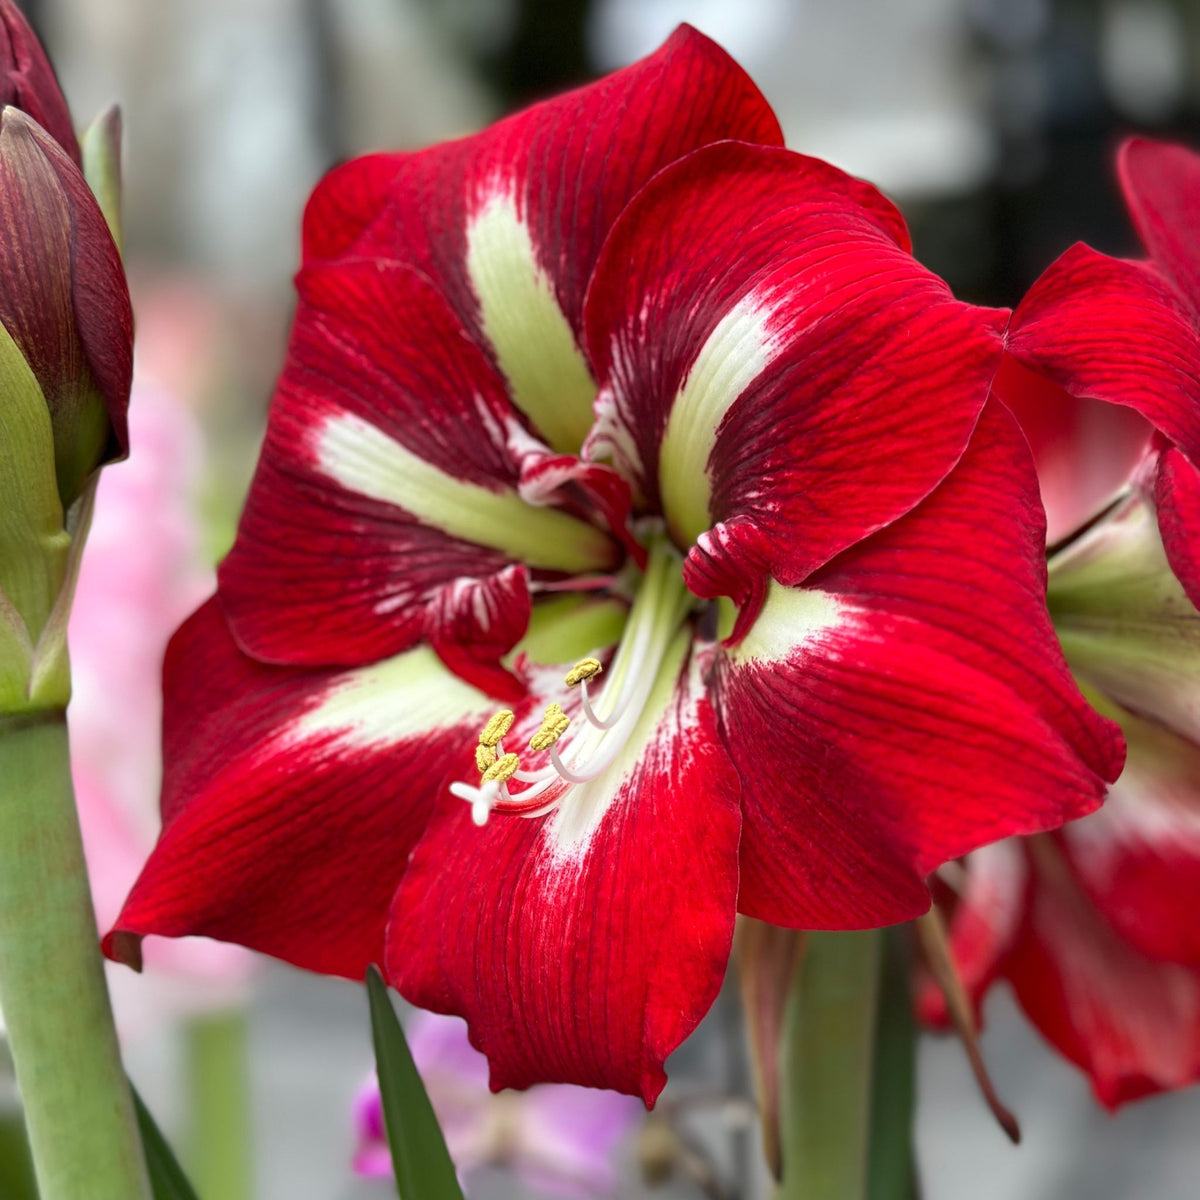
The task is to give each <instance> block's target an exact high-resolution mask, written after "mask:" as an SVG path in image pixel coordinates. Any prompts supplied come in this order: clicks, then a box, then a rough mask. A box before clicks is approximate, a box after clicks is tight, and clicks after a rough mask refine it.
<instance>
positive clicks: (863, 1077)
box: [776, 930, 882, 1200]
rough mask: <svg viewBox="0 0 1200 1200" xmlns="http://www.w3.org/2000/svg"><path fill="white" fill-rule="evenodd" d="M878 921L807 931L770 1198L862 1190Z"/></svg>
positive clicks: (813, 1199) (816, 1199) (826, 1197)
mask: <svg viewBox="0 0 1200 1200" xmlns="http://www.w3.org/2000/svg"><path fill="white" fill-rule="evenodd" d="M881 942H882V935H881V933H880V932H879V931H878V930H867V931H865V932H862V933H812V934H809V938H808V944H807V948H806V950H805V954H804V958H803V960H802V962H801V964H800V967H799V970H798V972H797V976H796V982H795V984H794V986H793V988H792V994H791V997H790V998H789V1000H788V1006H787V1012H786V1014H785V1017H784V1035H783V1044H782V1046H781V1048H780V1053H781V1056H782V1058H781V1062H782V1072H783V1080H782V1084H781V1093H782V1095H781V1102H780V1143H781V1150H782V1166H783V1178H782V1180H781V1182H780V1185H779V1189H778V1191H777V1193H776V1197H777V1200H865V1197H866V1196H867V1179H868V1161H869V1157H868V1149H869V1139H870V1129H871V1106H872V1076H873V1062H874V1043H875V1016H876V998H877V996H878V992H879V978H880V946H881Z"/></svg>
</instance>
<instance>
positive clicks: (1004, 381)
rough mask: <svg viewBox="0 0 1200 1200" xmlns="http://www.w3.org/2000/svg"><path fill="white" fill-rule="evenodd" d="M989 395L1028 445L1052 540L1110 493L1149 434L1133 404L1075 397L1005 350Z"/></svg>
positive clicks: (1129, 472)
mask: <svg viewBox="0 0 1200 1200" xmlns="http://www.w3.org/2000/svg"><path fill="white" fill-rule="evenodd" d="M992 394H993V395H995V396H997V397H998V398H999V399H1000V400H1001V401H1003V403H1004V404H1005V406H1006V407H1007V408H1008V410H1009V411H1010V412H1011V413H1012V414H1013V416H1015V417H1016V418H1017V421H1018V422H1019V423H1020V426H1021V431H1022V433H1024V434H1025V437H1026V438H1027V439H1028V441H1029V448H1030V449H1031V450H1032V451H1033V460H1034V463H1035V464H1036V465H1037V473H1038V486H1039V488H1040V490H1041V494H1042V504H1043V505H1044V506H1045V509H1046V540H1047V541H1048V542H1049V543H1050V544H1051V545H1053V544H1054V543H1055V542H1057V541H1059V540H1060V539H1061V538H1063V537H1065V536H1066V535H1067V534H1070V533H1072V532H1074V531H1075V530H1076V529H1078V528H1079V527H1080V526H1081V525H1083V524H1084V523H1085V522H1086V521H1087V520H1088V519H1089V518H1091V517H1093V516H1094V515H1095V514H1096V513H1098V512H1100V511H1101V510H1102V509H1103V508H1104V507H1105V506H1106V505H1107V504H1109V503H1110V502H1111V501H1112V500H1113V498H1114V497H1115V496H1116V495H1117V493H1118V492H1119V491H1120V489H1121V488H1123V487H1124V486H1125V485H1126V484H1127V483H1128V482H1129V478H1130V476H1131V475H1132V474H1133V471H1134V468H1135V467H1137V465H1138V463H1139V462H1140V461H1141V459H1142V456H1143V455H1144V454H1145V452H1146V446H1147V443H1148V441H1149V439H1150V435H1151V434H1152V433H1153V426H1151V425H1150V424H1149V422H1148V421H1146V419H1145V418H1144V417H1143V416H1142V415H1141V414H1140V413H1138V412H1136V411H1135V410H1134V409H1132V408H1126V407H1125V406H1124V405H1120V404H1103V403H1101V402H1099V401H1096V400H1086V399H1081V398H1080V397H1078V396H1072V395H1071V394H1070V393H1069V392H1067V391H1065V390H1064V389H1063V388H1061V387H1059V385H1058V384H1056V383H1054V382H1052V381H1051V380H1049V379H1047V378H1046V377H1045V376H1043V375H1037V374H1035V373H1034V372H1033V371H1030V370H1029V369H1028V368H1027V367H1023V366H1022V365H1021V364H1020V363H1019V362H1017V360H1016V359H1015V358H1013V357H1012V355H1011V354H1006V355H1005V356H1004V359H1003V361H1002V363H1001V365H1000V370H999V372H998V373H997V375H996V378H995V381H994V382H993V384H992Z"/></svg>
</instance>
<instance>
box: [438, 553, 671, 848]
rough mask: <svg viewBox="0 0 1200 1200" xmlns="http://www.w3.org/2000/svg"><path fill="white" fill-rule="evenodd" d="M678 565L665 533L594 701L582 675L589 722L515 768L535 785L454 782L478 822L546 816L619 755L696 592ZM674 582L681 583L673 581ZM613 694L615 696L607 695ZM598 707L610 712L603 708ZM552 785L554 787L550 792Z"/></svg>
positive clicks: (523, 779)
mask: <svg viewBox="0 0 1200 1200" xmlns="http://www.w3.org/2000/svg"><path fill="white" fill-rule="evenodd" d="M678 570H679V564H678V558H677V555H676V554H675V552H674V550H673V549H671V548H670V546H669V545H668V544H667V543H666V541H665V540H664V541H662V542H659V543H657V544H655V545H654V546H653V547H652V548H651V552H650V558H649V562H648V563H647V565H646V573H645V575H644V577H643V580H642V585H641V587H640V588H639V589H638V592H637V595H636V596H635V598H634V602H633V606H632V607H631V608H630V611H629V618H628V621H627V624H626V627H625V634H624V636H623V637H622V639H621V642H620V645H619V646H618V648H617V653H616V655H615V656H614V658H613V661H612V664H611V665H610V667H609V669H608V671H607V672H606V675H605V686H604V689H603V693H602V695H601V696H599V697H597V703H596V704H595V705H593V703H592V700H591V697H590V696H589V694H588V691H587V681H586V680H583V681H581V682H580V684H579V688H580V699H581V707H582V709H583V715H584V717H585V718H586V722H585V723H583V724H582V725H581V727H580V728H579V731H578V732H577V733H575V734H574V736H572V737H571V738H570V740H569V742H568V743H567V744H566V745H564V746H563V749H562V751H561V753H560V751H559V747H558V746H557V745H553V746H551V747H549V753H550V763H549V765H547V766H544V767H542V768H540V769H538V770H535V771H525V770H517V771H516V772H514V774H513V776H512V777H513V778H514V779H516V780H519V781H520V782H522V783H528V784H529V785H530V786H529V787H527V788H526V789H525V790H524V791H521V792H518V793H517V794H516V795H513V794H512V793H510V792H509V790H508V787H507V785H506V784H504V783H500V784H499V785H496V784H495V782H494V781H493V783H490V784H485V785H483V786H481V787H473V786H472V785H470V784H466V783H452V784H451V785H450V790H451V792H452V793H453V794H454V795H455V796H458V797H460V798H461V799H463V800H468V801H469V802H470V803H471V806H472V818H473V819H474V820H475V823H476V824H483V823H484V822H485V821H486V820H487V815H488V814H490V813H491V811H492V810H493V809H503V810H507V811H510V812H512V813H513V814H514V815H520V816H525V817H535V816H542V815H544V814H545V813H546V812H549V811H550V810H551V809H553V808H555V807H557V806H558V804H559V803H560V802H561V800H562V798H563V794H564V792H563V789H562V785H563V784H564V783H565V784H567V785H572V784H584V783H589V782H591V781H592V780H593V779H596V778H597V777H598V776H599V775H601V774H602V773H603V772H604V771H606V770H607V769H608V768H609V767H610V766H611V765H612V764H613V763H614V762H615V761H616V760H617V758H618V757H619V756H620V754H621V752H622V750H624V748H625V745H626V743H627V742H628V741H629V738H630V736H631V735H632V734H633V732H634V730H635V729H636V728H637V726H638V723H639V721H640V719H641V715H642V709H643V708H644V706H645V704H646V701H647V700H648V699H649V696H650V693H651V692H652V691H653V689H654V682H655V678H656V676H657V674H658V670H659V667H660V665H661V663H662V660H663V657H664V655H665V654H666V652H667V649H668V648H669V646H670V645H671V642H672V640H673V638H674V636H675V633H676V631H677V630H678V629H679V626H680V624H681V623H682V622H683V620H684V618H685V617H686V616H687V613H688V610H689V608H690V607H691V603H692V599H691V596H690V594H689V593H688V592H687V591H686V589H684V588H682V587H681V586H678V584H679V582H680V581H679V580H678ZM673 582H674V583H676V585H677V586H675V587H671V584H672V583H673ZM610 699H611V703H606V702H608V701H610ZM597 709H600V710H601V711H604V712H605V715H603V716H601V715H599V713H598V712H597ZM605 710H606V711H605ZM496 750H497V754H503V752H504V751H503V747H501V746H500V745H497V747H496ZM547 793H552V794H551V795H549V796H547ZM543 796H547V800H546V803H544V804H537V803H536V801H538V800H539V799H540V798H541V797H543ZM531 805H532V807H531ZM481 814H482V816H483V820H482V821H481V820H480V819H479V818H480V815H481Z"/></svg>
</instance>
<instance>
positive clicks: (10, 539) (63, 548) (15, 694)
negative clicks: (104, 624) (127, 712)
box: [0, 326, 71, 713]
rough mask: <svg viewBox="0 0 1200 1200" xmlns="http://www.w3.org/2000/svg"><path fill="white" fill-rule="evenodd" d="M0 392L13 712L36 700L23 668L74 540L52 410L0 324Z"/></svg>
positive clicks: (28, 665)
mask: <svg viewBox="0 0 1200 1200" xmlns="http://www.w3.org/2000/svg"><path fill="white" fill-rule="evenodd" d="M0 396H2V397H3V403H0V594H2V595H0V652H2V653H3V655H4V659H5V661H4V665H3V666H2V667H0V712H6V713H13V712H24V711H28V710H29V709H31V708H36V707H39V706H40V705H39V704H35V703H33V702H32V700H31V697H30V696H29V694H28V691H29V689H28V683H29V679H28V675H29V672H30V671H31V670H32V667H33V656H34V646H35V645H36V643H37V641H38V639H39V638H40V636H41V634H42V630H43V629H44V627H45V625H46V623H47V621H48V620H49V618H50V614H51V612H52V610H53V608H54V604H55V601H56V599H57V597H58V594H59V592H60V590H61V588H62V584H63V580H64V578H65V576H66V572H67V551H68V547H69V545H70V540H71V539H70V535H69V534H68V533H67V531H66V529H65V528H64V527H63V511H62V503H61V501H60V500H59V497H58V484H57V482H56V478H55V463H54V433H53V430H52V428H51V424H50V410H49V407H48V406H47V404H46V398H45V396H44V395H43V394H42V389H41V388H40V387H39V386H38V382H37V379H36V378H34V374H33V372H32V371H31V370H30V368H29V364H28V363H27V362H26V361H25V356H24V355H23V354H22V353H21V351H20V349H19V348H18V346H17V344H16V343H15V342H14V341H13V339H12V337H11V336H10V335H9V333H8V331H7V330H6V329H4V327H3V326H0ZM64 702H65V701H64Z"/></svg>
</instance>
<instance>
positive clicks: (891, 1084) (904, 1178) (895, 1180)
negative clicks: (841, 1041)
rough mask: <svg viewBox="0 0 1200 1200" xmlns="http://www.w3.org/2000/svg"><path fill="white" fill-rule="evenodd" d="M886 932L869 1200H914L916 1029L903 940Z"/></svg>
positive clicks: (895, 931) (878, 1015)
mask: <svg viewBox="0 0 1200 1200" xmlns="http://www.w3.org/2000/svg"><path fill="white" fill-rule="evenodd" d="M907 932H908V931H907V930H901V929H887V930H884V933H883V937H884V947H883V973H882V977H881V979H880V984H879V1006H878V1011H877V1012H876V1015H875V1066H874V1083H873V1086H872V1089H871V1092H872V1099H871V1152H870V1159H869V1163H870V1174H869V1179H868V1185H867V1200H914V1198H915V1197H916V1195H917V1177H916V1162H915V1161H914V1158H913V1116H914V1113H915V1110H916V1081H917V1027H916V1020H915V1019H914V1016H913V1003H912V992H911V985H910V982H909V981H910V979H911V977H912V964H911V963H910V961H909V959H910V955H909V947H908V943H907V941H906V939H905V938H904V936H903V935H904V934H905V933H907Z"/></svg>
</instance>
